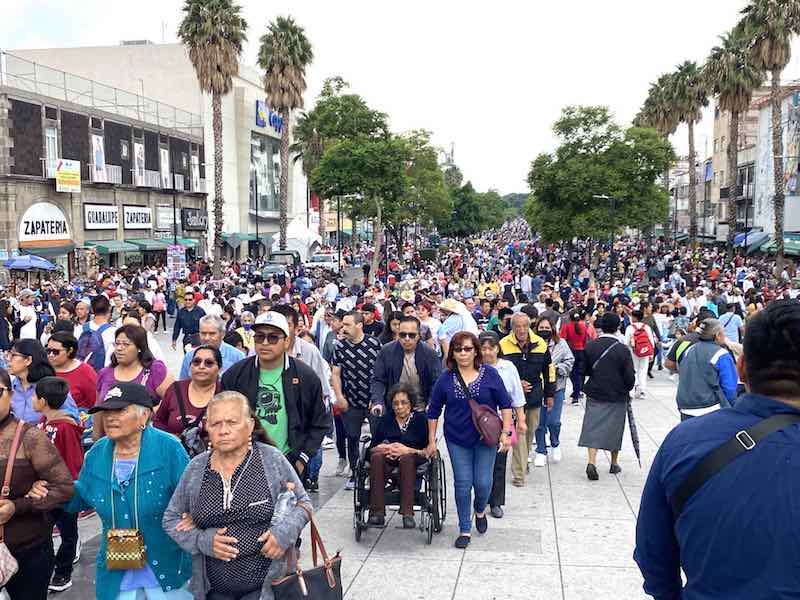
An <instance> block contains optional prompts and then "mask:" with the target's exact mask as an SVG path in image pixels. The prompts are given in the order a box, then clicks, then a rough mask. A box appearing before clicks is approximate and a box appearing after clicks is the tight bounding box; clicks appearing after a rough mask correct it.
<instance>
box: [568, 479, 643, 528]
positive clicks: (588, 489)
mask: <svg viewBox="0 0 800 600" xmlns="http://www.w3.org/2000/svg"><path fill="white" fill-rule="evenodd" d="M591 483H593V482H590V481H588V480H587V481H586V483H585V484H582V485H563V486H558V487H555V488H553V500H554V502H555V513H556V516H557V517H568V518H573V519H623V520H631V519H633V518H634V516H633V512H632V511H631V509H630V507H629V506H628V503H627V502H626V499H625V494H624V493H623V491H622V489H621V488H620V487H619V486H604V487H592V486H591V485H590V484H591Z"/></svg>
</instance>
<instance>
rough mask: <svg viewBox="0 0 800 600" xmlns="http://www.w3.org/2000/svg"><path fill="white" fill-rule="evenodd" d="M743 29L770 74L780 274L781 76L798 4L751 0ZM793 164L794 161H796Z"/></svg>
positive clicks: (797, 27) (796, 28)
mask: <svg viewBox="0 0 800 600" xmlns="http://www.w3.org/2000/svg"><path fill="white" fill-rule="evenodd" d="M742 15H744V16H743V18H742V26H743V27H744V30H745V35H746V36H747V37H748V38H749V40H750V50H751V52H752V54H753V58H754V59H755V62H756V64H757V65H758V66H759V67H761V68H762V69H764V70H766V71H769V72H770V78H771V84H772V90H771V93H770V103H771V105H772V177H773V181H774V185H775V195H774V197H773V202H774V212H775V245H776V249H777V263H778V264H777V269H778V273H780V272H781V271H782V270H783V223H784V208H785V207H784V204H783V203H784V192H783V186H784V182H783V177H784V169H783V160H784V158H783V125H782V123H781V120H782V115H781V101H782V97H781V72H782V71H783V69H784V67H786V65H787V64H788V63H789V60H790V59H791V57H792V45H791V41H792V38H793V37H794V36H795V35H797V33H798V32H800V0H751V1H750V4H749V5H748V6H746V7H745V8H744V9H743V10H742ZM792 160H796V158H795V157H793V158H792Z"/></svg>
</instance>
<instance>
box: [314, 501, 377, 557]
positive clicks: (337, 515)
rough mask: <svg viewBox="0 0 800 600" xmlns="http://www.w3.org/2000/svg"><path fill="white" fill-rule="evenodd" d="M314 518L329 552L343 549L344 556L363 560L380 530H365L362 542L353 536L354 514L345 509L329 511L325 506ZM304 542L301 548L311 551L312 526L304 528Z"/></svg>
mask: <svg viewBox="0 0 800 600" xmlns="http://www.w3.org/2000/svg"><path fill="white" fill-rule="evenodd" d="M314 520H315V521H316V523H317V527H319V532H320V535H321V536H322V541H323V542H324V543H325V548H326V549H327V550H328V553H329V554H332V553H334V552H336V551H337V550H341V551H342V554H343V555H344V556H350V557H353V558H358V559H361V560H363V559H364V558H366V557H367V555H368V554H369V553H370V551H371V550H372V547H373V546H374V545H375V542H376V540H377V537H378V535H377V533H379V532H378V530H373V529H370V530H368V531H367V532H365V534H364V536H363V537H362V538H361V541H360V542H356V541H355V538H354V537H353V514H352V512H350V513H347V512H344V511H327V510H325V509H324V508H323V509H322V510H321V511H319V512H318V513H317V514H315V515H314ZM302 537H303V543H302V546H301V550H302V551H303V552H304V553H307V554H310V552H311V528H310V527H306V528H305V529H304V530H303V536H302Z"/></svg>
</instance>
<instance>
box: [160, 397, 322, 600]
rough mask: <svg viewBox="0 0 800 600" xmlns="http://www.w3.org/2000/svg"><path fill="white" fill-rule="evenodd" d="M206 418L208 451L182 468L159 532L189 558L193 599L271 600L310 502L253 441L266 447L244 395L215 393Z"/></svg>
mask: <svg viewBox="0 0 800 600" xmlns="http://www.w3.org/2000/svg"><path fill="white" fill-rule="evenodd" d="M206 415H207V426H206V427H207V430H208V435H209V447H210V449H209V450H208V451H206V452H203V453H202V454H199V455H198V456H196V457H195V458H194V459H193V460H192V461H191V462H190V463H189V466H187V467H186V470H185V471H184V473H183V476H182V477H181V480H180V482H179V484H178V487H177V489H176V490H175V493H174V494H173V496H172V500H171V501H170V503H169V506H168V507H167V510H166V511H165V512H164V518H163V522H162V524H163V527H164V530H165V531H166V532H167V534H168V535H169V536H170V537H171V538H172V539H173V540H175V542H176V543H177V544H178V545H179V546H180V547H181V548H183V549H184V550H185V551H186V552H189V553H191V555H192V579H191V582H190V590H191V592H192V594H193V595H194V598H195V599H196V600H272V599H273V593H272V580H273V579H277V578H280V577H282V576H283V575H285V573H286V560H285V554H286V550H287V549H288V548H289V547H290V546H292V545H293V544H294V543H295V540H297V538H298V536H299V535H300V532H301V531H302V530H303V527H305V525H306V523H307V522H308V520H309V516H308V513H307V512H306V508H304V507H303V505H305V507H308V510H310V507H311V499H310V498H309V496H308V494H307V493H306V492H305V490H304V489H303V486H302V484H301V483H300V479H299V478H298V477H297V474H296V473H295V470H294V469H293V468H292V466H291V465H290V464H289V461H288V460H286V458H285V457H284V456H283V454H282V453H281V452H280V451H279V450H278V449H277V448H275V447H274V446H272V445H269V443H263V441H258V440H259V439H260V440H264V441H267V442H269V440H268V438H267V437H266V433H265V432H264V430H263V429H260V426H258V423H257V420H256V419H255V418H254V417H253V415H252V413H251V409H250V403H249V402H248V400H247V398H246V397H245V396H244V395H243V394H240V393H239V392H222V393H220V394H217V395H216V396H215V397H214V398H213V399H212V400H211V402H210V403H209V405H208V409H207V412H206ZM254 433H255V435H254ZM286 492H289V495H291V494H292V493H293V494H294V497H295V500H296V504H295V503H294V502H290V503H288V504H287V503H286V502H284V501H283V499H284V498H286ZM282 493H283V495H281V494H282ZM279 500H280V501H279Z"/></svg>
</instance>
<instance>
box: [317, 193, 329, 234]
mask: <svg viewBox="0 0 800 600" xmlns="http://www.w3.org/2000/svg"><path fill="white" fill-rule="evenodd" d="M324 214H325V200H323V199H322V198H319V231H318V233H319V237H321V238H322V245H323V246H326V245H327V244H326V242H325V219H324V218H323V215H324Z"/></svg>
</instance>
